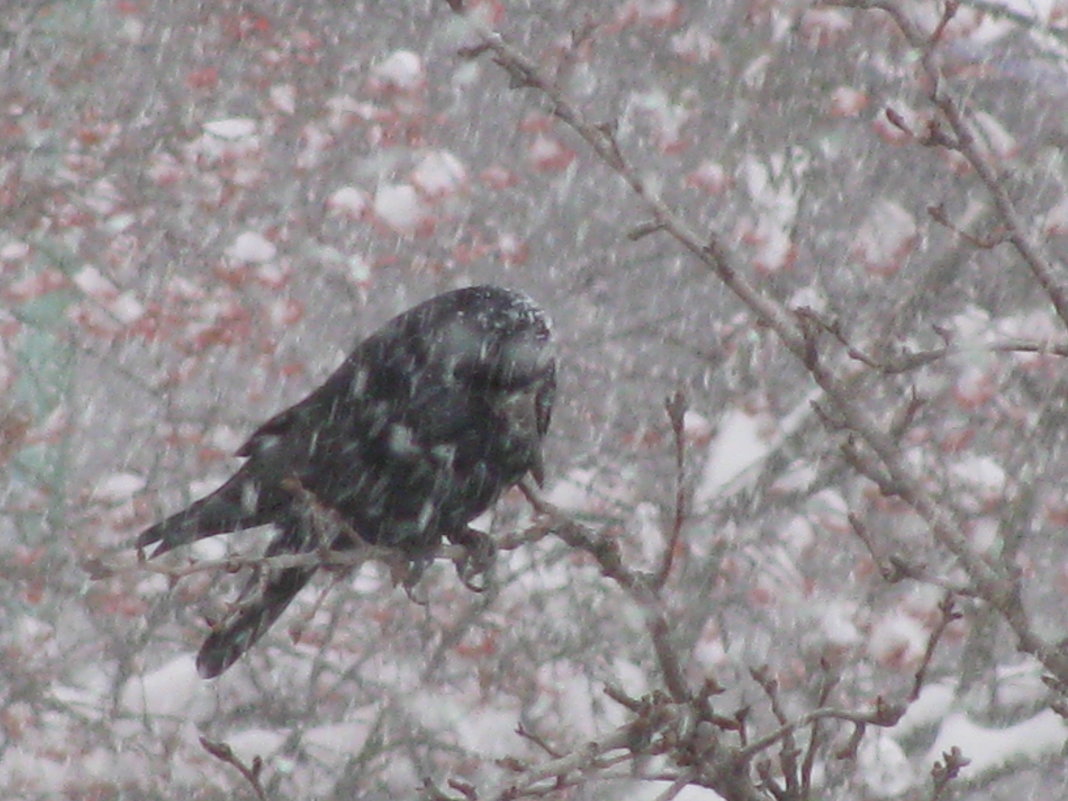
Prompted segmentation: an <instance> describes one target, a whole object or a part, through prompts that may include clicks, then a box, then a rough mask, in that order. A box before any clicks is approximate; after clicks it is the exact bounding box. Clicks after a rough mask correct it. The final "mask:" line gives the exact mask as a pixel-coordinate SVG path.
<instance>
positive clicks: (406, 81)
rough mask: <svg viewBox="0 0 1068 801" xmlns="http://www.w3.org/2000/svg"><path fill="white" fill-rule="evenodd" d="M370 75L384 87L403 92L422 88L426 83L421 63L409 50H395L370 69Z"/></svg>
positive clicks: (424, 71)
mask: <svg viewBox="0 0 1068 801" xmlns="http://www.w3.org/2000/svg"><path fill="white" fill-rule="evenodd" d="M371 75H372V77H374V78H375V79H377V80H378V81H380V82H381V83H383V84H385V85H386V86H391V87H395V88H397V89H400V90H402V91H405V92H412V91H415V90H417V89H420V88H422V86H423V85H424V84H425V83H426V70H425V69H424V68H423V61H422V59H421V58H419V56H418V55H416V54H415V53H413V52H412V51H411V50H395V51H393V52H392V53H390V54H389V55H388V56H386V58H385V59H384V60H383V61H380V62H379V63H378V64H376V65H375V66H374V67H372V68H371Z"/></svg>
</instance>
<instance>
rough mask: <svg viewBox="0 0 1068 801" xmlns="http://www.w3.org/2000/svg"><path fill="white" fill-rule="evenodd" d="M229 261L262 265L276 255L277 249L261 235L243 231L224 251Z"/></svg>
mask: <svg viewBox="0 0 1068 801" xmlns="http://www.w3.org/2000/svg"><path fill="white" fill-rule="evenodd" d="M226 255H227V256H229V257H230V258H231V259H234V260H235V261H240V262H246V263H250V264H263V263H264V262H266V261H270V260H271V259H273V258H274V257H275V256H276V255H278V248H276V247H275V246H274V243H273V242H271V241H270V240H269V239H267V238H266V237H265V236H263V234H259V233H256V232H255V231H245V232H244V233H241V234H238V235H237V238H236V239H235V240H234V241H233V244H231V245H230V247H228V248H227V249H226Z"/></svg>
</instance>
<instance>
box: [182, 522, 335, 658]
mask: <svg viewBox="0 0 1068 801" xmlns="http://www.w3.org/2000/svg"><path fill="white" fill-rule="evenodd" d="M276 523H277V525H278V527H279V532H278V536H276V537H275V538H274V540H273V541H272V542H271V544H270V545H269V546H267V550H266V552H265V553H264V556H266V557H271V556H279V555H281V554H300V553H308V552H310V551H314V550H315V549H316V548H317V547H319V546H320V545H321V544H322V543H321V542H320V541H319V539H318V537H317V536H316V534H317V532H316V530H315V529H314V526H310V525H309V524H308V523H307V521H303V520H301V519H300V517H299V516H297V515H292V516H291V515H286V516H285V517H283V518H282V519H281V520H278V521H276ZM317 569H318V567H317V566H310V567H283V568H276V569H273V570H272V569H270V568H268V569H266V570H265V571H262V572H260V573H259V574H258V575H254V576H252V577H251V578H250V579H249V581H248V583H247V584H246V585H245V587H244V589H243V590H242V591H241V595H240V596H239V597H238V603H237V606H236V607H235V608H234V609H233V611H231V612H230V613H229V614H228V615H227V616H226V617H225V618H224V619H223V620H222V621H220V622H219V623H218V624H217V625H216V626H215V628H214V630H213V631H212V633H211V635H210V636H209V637H208V638H207V639H206V640H205V641H204V644H203V645H202V646H200V653H198V654H197V672H198V673H199V674H200V675H201V677H203V678H205V679H211V678H214V677H215V676H218V675H219V674H220V673H222V672H223V671H225V670H226V669H227V668H228V667H230V665H232V664H233V663H234V662H236V661H237V660H238V659H240V658H241V656H242V655H243V654H244V653H245V652H246V651H247V650H248V649H249V648H251V647H252V646H253V645H254V644H255V643H256V641H257V640H259V638H260V637H262V636H263V634H264V632H266V631H267V629H269V628H270V627H271V626H272V625H273V624H274V622H275V621H276V620H278V617H279V615H281V614H282V612H284V611H285V609H286V607H287V606H289V604H290V602H291V601H292V600H293V599H294V598H295V597H296V595H297V593H298V592H300V591H301V589H302V588H303V587H304V585H305V584H307V583H308V580H309V579H310V578H311V577H312V575H313V574H314V573H315V571H316V570H317ZM256 590H259V594H258V595H255V596H254V597H249V596H252V594H253V592H255V591H256Z"/></svg>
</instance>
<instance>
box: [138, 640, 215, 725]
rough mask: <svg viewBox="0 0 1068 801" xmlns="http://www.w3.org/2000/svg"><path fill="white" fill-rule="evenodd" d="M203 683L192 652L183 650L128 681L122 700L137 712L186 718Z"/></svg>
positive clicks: (199, 693)
mask: <svg viewBox="0 0 1068 801" xmlns="http://www.w3.org/2000/svg"><path fill="white" fill-rule="evenodd" d="M206 687H207V685H205V684H204V682H203V681H202V680H201V678H200V676H198V675H197V668H196V664H195V663H194V661H193V657H192V655H191V654H182V655H181V656H179V657H177V658H175V659H172V660H171V661H170V662H168V663H167V664H165V665H164V666H163V667H161V668H159V669H158V670H155V671H153V672H152V673H147V674H145V675H143V676H134V677H132V678H131V679H130V680H129V681H127V682H126V686H125V687H123V689H122V696H121V703H122V706H123V708H125V709H127V710H129V711H130V712H133V713H135V714H138V715H161V716H164V717H179V718H185V717H187V716H188V715H189V713H190V710H191V708H192V707H193V702H194V701H195V700H196V698H197V696H198V695H201V694H202V693H204V692H206Z"/></svg>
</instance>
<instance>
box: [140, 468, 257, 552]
mask: <svg viewBox="0 0 1068 801" xmlns="http://www.w3.org/2000/svg"><path fill="white" fill-rule="evenodd" d="M273 500H274V499H273V498H263V497H259V493H257V492H256V483H255V482H254V481H253V480H252V479H251V478H250V477H248V476H247V475H245V471H243V470H241V471H238V473H237V474H236V475H234V477H233V478H231V479H230V480H229V481H227V482H226V483H225V484H224V485H223V486H221V487H219V489H217V490H215V492H213V493H212V494H211V495H209V496H207V497H206V498H201V499H200V500H199V501H197V502H196V503H193V504H191V505H190V506H188V507H187V508H185V509H183V510H182V511H180V512H176V513H175V514H173V515H171V516H170V517H168V518H167V519H166V520H163V521H161V522H159V523H156V525H154V526H152V527H151V528H148V529H145V530H144V531H142V532H141V536H139V537H138V538H137V547H138V548H144V547H146V546H148V545H153V544H155V543H159V544H158V545H156V548H155V550H153V551H152V554H151V556H152V557H156V556H159V555H160V554H162V553H166V552H167V551H169V550H171V549H172V548H177V547H178V546H179V545H186V544H188V543H190V542H195V541H196V540H199V539H202V538H204V537H211V536H214V535H216V534H222V533H224V532H227V531H237V530H239V529H243V528H252V527H253V526H261V525H263V524H264V523H267V522H270V519H271V517H272V515H273V512H274V509H273V506H274V503H272V501H273Z"/></svg>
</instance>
